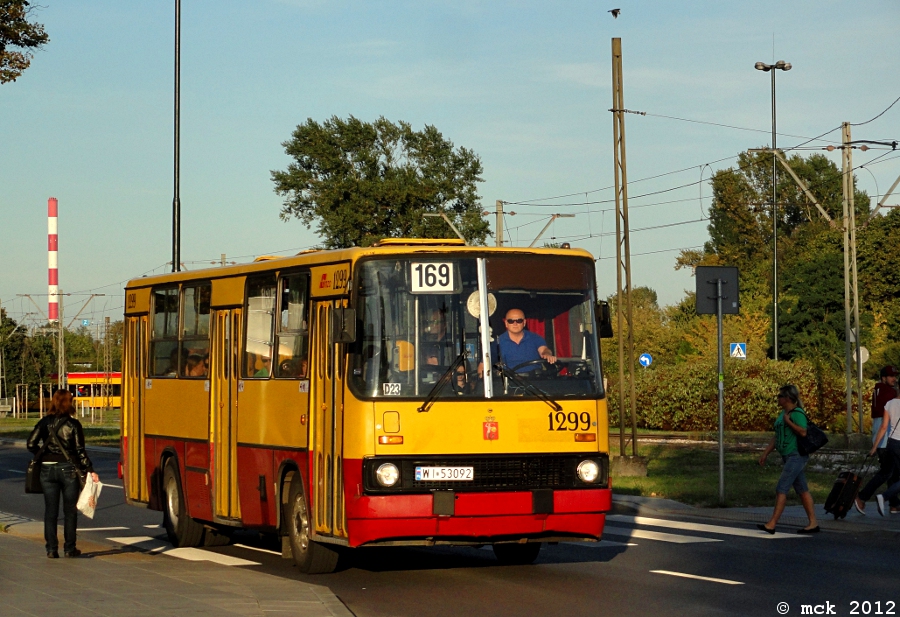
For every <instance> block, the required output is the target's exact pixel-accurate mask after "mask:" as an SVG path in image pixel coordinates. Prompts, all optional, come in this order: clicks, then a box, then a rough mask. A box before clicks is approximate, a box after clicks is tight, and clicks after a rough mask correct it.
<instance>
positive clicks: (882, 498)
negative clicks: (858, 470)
mask: <svg viewBox="0 0 900 617" xmlns="http://www.w3.org/2000/svg"><path fill="white" fill-rule="evenodd" d="M898 429H900V399H897V398H895V399H892V400H890V401H888V402H887V404H886V405H885V406H884V421H883V422H882V423H881V426H880V427H879V429H878V433H877V434H876V435H875V439H874V442H875V443H874V444H872V450H871V452H869V456H872V455H873V454H875V451H876V449H877V447H878V444H879V442H880V441H881V440H882V438H884V436H885V435H887V436H888V440H887V447H886V448H885V450H886V452H887V456H888V457H890V461H891V465H892V471H893V475H894V476H896V475H897V474H900V430H898ZM897 495H900V480H898V481H896V482H894V483H893V484H891V485H890V486H889V487H888V488H887V490H886V491H884V492H883V493H882V494H881V495H875V500H876V502H877V504H878V514H880V515H881V516H884V515H885V510H886V509H887V506H886V505H885V502H889V501H890V500H891V499H893V498H895V497H896V496H897ZM891 513H892V514H895V513H896V512H894V509H893V508H891Z"/></svg>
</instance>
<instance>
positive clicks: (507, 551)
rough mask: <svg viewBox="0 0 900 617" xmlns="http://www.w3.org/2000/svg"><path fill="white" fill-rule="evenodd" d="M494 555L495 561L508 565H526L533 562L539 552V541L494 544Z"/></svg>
mask: <svg viewBox="0 0 900 617" xmlns="http://www.w3.org/2000/svg"><path fill="white" fill-rule="evenodd" d="M493 548H494V555H496V557H497V561H499V562H500V563H502V564H506V565H510V566H527V565H528V564H530V563H534V560H535V559H537V556H538V553H540V552H541V543H540V542H528V543H527V544H494V547H493Z"/></svg>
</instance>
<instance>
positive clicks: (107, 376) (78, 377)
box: [66, 371, 122, 409]
mask: <svg viewBox="0 0 900 617" xmlns="http://www.w3.org/2000/svg"><path fill="white" fill-rule="evenodd" d="M66 384H67V386H68V389H69V392H71V393H72V396H73V397H75V398H74V400H73V404H74V405H75V406H76V408H79V409H80V408H81V407H88V408H101V407H102V408H111V409H118V408H120V407H121V406H122V373H120V372H119V371H113V372H110V373H104V372H102V371H93V372H81V373H66Z"/></svg>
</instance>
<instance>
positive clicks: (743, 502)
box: [613, 445, 836, 507]
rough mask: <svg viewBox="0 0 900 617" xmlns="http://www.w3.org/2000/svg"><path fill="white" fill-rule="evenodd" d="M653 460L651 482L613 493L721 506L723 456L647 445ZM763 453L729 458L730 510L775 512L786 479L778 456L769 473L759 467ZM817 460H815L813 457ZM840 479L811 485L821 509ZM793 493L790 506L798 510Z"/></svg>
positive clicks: (815, 475)
mask: <svg viewBox="0 0 900 617" xmlns="http://www.w3.org/2000/svg"><path fill="white" fill-rule="evenodd" d="M639 454H640V455H641V456H646V457H648V459H649V463H648V465H647V477H645V478H642V477H613V492H615V493H617V494H620V495H643V496H645V497H665V498H666V499H674V500H675V501H680V502H682V503H686V504H691V505H695V506H701V507H715V506H718V505H719V454H718V451H717V450H715V449H710V448H697V447H683V446H682V447H674V446H666V445H645V446H642V447H641V451H640V452H639ZM759 455H760V452H727V451H726V452H725V505H726V507H745V506H771V505H773V504H774V503H775V485H776V484H777V482H778V477H779V476H780V475H781V464H780V463H781V460H780V457H779V456H778V454H777V453H772V454H771V455H769V459H768V462H767V464H766V466H765V467H760V466H759V464H758V461H759ZM813 456H814V457H815V456H816V455H813ZM835 477H836V473H834V472H831V471H813V470H811V469H809V467H807V469H806V479H807V482H808V483H809V490H810V492H811V493H812V495H813V500H814V501H815V502H816V503H822V502H823V501H825V498H826V497H827V496H828V493H829V492H830V491H831V487H832V485H833V484H834V480H835ZM799 503H800V501H799V499H797V496H796V494H795V493H794V492H793V490H792V491H791V493H790V495H789V496H788V504H789V505H792V504H799Z"/></svg>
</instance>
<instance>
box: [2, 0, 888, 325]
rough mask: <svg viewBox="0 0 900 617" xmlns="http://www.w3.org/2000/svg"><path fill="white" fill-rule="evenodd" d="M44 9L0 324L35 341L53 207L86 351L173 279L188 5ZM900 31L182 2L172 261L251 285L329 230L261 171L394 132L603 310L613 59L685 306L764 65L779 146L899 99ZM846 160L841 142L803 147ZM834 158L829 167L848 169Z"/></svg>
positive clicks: (658, 271)
mask: <svg viewBox="0 0 900 617" xmlns="http://www.w3.org/2000/svg"><path fill="white" fill-rule="evenodd" d="M39 4H40V8H39V9H38V10H37V12H36V13H35V18H36V20H37V21H39V22H41V23H43V24H44V25H45V27H46V31H47V33H48V34H49V36H50V43H49V44H48V45H47V46H46V47H45V48H44V49H43V50H40V51H38V52H37V53H36V54H35V57H34V60H33V62H32V65H31V67H30V68H29V69H28V70H27V71H26V72H25V74H24V75H23V76H22V77H20V78H19V79H18V80H17V81H16V82H15V83H8V84H5V85H0V303H2V306H3V308H5V309H6V310H7V311H8V313H9V315H10V316H12V317H13V318H15V319H17V320H19V321H23V322H26V323H37V322H39V321H42V319H43V318H42V317H41V314H40V312H41V311H43V312H46V311H47V298H46V294H47V250H46V247H47V240H46V234H47V219H46V213H47V199H48V198H49V197H56V198H58V199H59V225H60V230H59V246H60V253H59V277H60V287H61V288H62V289H63V291H64V292H66V293H70V294H72V295H71V296H68V297H66V298H65V315H66V319H65V320H66V322H67V323H68V321H69V320H70V319H71V318H73V317H74V316H75V313H77V312H78V310H79V309H82V307H84V308H83V310H82V313H81V315H80V316H79V317H78V321H79V322H80V321H81V320H82V319H87V320H89V321H90V323H91V327H92V328H93V327H94V325H95V324H96V323H98V322H99V321H102V318H103V317H104V316H110V317H111V318H112V319H113V320H116V319H121V315H122V312H123V292H122V288H123V286H124V283H125V282H126V281H127V280H128V279H130V278H133V277H139V276H141V275H143V274H150V273H162V272H165V271H167V270H169V269H170V266H167V265H166V262H169V261H170V260H171V254H172V249H171V218H172V214H171V209H172V197H173V134H172V133H173V128H172V127H173V109H172V106H173V93H174V87H173V79H174V78H173V63H174V2H171V1H170V2H150V1H145V2H120V1H117V0H105V1H104V0H94V1H91V2H85V1H83V0H67V1H66V2H61V1H59V0H42V1H41V2H40V3H39ZM613 8H620V9H621V14H620V15H619V17H618V18H617V19H614V18H613V17H612V15H611V14H610V13H609V12H608V10H609V9H613ZM898 23H900V3H898V2H896V1H895V0H872V1H869V2H865V3H855V2H854V3H851V2H848V1H843V2H842V1H836V0H834V1H832V0H814V1H813V0H810V1H794V2H775V1H772V0H757V1H755V2H749V3H748V2H721V1H718V0H716V1H693V2H671V1H665V2H663V1H659V2H636V1H632V0H615V1H613V0H610V1H609V2H607V3H605V4H598V3H597V2H587V1H581V0H573V1H557V2H552V3H548V2H533V1H528V0H520V1H502V0H495V1H492V2H474V1H466V0H454V1H452V2H451V1H438V0H434V1H427V0H426V1H421V0H420V1H418V2H404V1H400V0H396V1H393V2H384V1H380V0H369V1H366V2H362V1H358V2H351V1H344V0H328V1H326V0H321V1H320V0H255V1H248V0H242V1H236V0H218V1H215V2H213V1H210V0H182V25H181V27H182V35H181V36H182V38H181V47H182V49H181V191H180V194H181V203H182V246H181V255H182V261H183V262H184V264H185V267H186V268H188V269H191V270H194V269H199V268H203V267H211V264H212V263H213V262H218V261H219V260H220V258H221V255H222V254H223V253H224V254H225V255H226V260H227V261H228V262H231V261H235V262H238V263H240V262H246V261H250V260H252V259H253V257H255V256H257V255H263V254H275V255H289V254H292V253H296V252H298V251H299V250H302V249H305V248H308V247H312V246H315V245H316V244H317V243H318V242H319V239H318V237H317V235H316V234H315V231H314V229H313V230H310V229H308V228H306V227H305V226H304V225H303V224H302V223H301V222H300V221H299V220H297V219H293V220H290V221H288V222H283V221H282V220H281V219H280V218H279V213H280V210H281V203H282V199H281V198H280V197H279V196H278V195H276V194H275V193H274V191H273V186H274V185H273V183H272V180H271V176H270V173H271V171H272V170H281V169H285V168H287V166H288V164H289V163H290V159H289V158H288V156H287V155H286V154H285V152H284V148H283V146H282V143H283V142H284V141H286V140H287V139H289V138H290V135H291V132H292V131H293V129H294V128H295V127H296V126H297V125H299V124H301V123H303V122H305V121H306V120H307V119H308V118H311V119H313V120H316V121H319V122H321V121H324V120H326V119H328V118H330V117H331V116H338V117H343V118H346V117H348V116H350V115H353V116H355V117H357V118H360V119H362V120H367V121H370V120H374V119H376V118H378V117H379V116H384V117H386V118H387V119H389V120H391V121H394V122H396V121H399V120H404V121H407V122H409V123H411V124H412V125H413V127H414V128H416V129H421V128H423V127H424V126H425V125H426V124H427V125H433V126H435V127H437V129H438V130H440V131H441V132H442V134H443V135H444V136H445V137H446V138H447V139H449V140H450V141H452V142H453V143H454V144H455V145H456V146H463V147H466V148H470V149H472V150H474V151H475V152H476V153H477V154H478V155H479V156H480V157H481V160H482V164H483V166H484V174H483V178H484V182H483V183H481V184H480V185H479V194H480V195H481V198H482V205H483V207H484V210H485V211H488V212H491V214H490V215H489V216H488V217H487V218H488V220H489V221H490V222H491V225H492V227H493V222H494V217H493V210H494V207H495V205H494V204H495V202H496V200H503V201H505V202H509V205H506V206H505V209H506V211H507V212H510V213H511V212H515V215H512V214H510V215H509V216H507V217H506V218H505V227H506V230H505V234H506V235H507V237H508V238H511V240H512V243H513V244H514V245H516V246H527V245H528V244H530V243H531V242H532V241H533V240H534V239H535V237H536V236H537V234H538V232H539V231H540V230H541V228H542V227H543V226H544V225H545V224H546V222H547V221H548V220H549V217H550V215H552V214H556V213H559V214H574V215H575V216H574V217H570V218H559V219H556V221H555V222H554V223H553V224H552V225H551V226H550V228H549V229H548V230H547V232H546V233H545V234H544V236H543V237H542V238H541V239H540V240H539V242H538V244H542V243H543V242H565V241H568V242H571V243H572V245H573V246H577V247H581V248H584V249H587V250H588V251H590V252H591V253H592V254H593V255H594V256H595V257H596V258H598V261H597V276H598V292H599V295H600V296H601V297H605V296H607V295H609V294H612V293H614V292H615V288H616V281H615V278H616V277H615V275H616V271H615V270H616V269H615V259H614V255H615V252H614V251H615V237H614V230H615V216H614V211H613V210H611V209H612V208H613V198H614V191H613V188H612V185H613V182H614V167H613V136H612V114H611V113H610V112H609V111H608V110H609V108H610V107H611V106H612V104H611V102H612V89H611V63H612V60H611V40H612V38H613V37H620V38H621V39H622V48H623V67H624V98H625V106H626V107H627V108H628V109H630V110H634V111H640V112H646V114H647V115H637V114H628V115H627V116H626V138H627V141H626V145H627V165H628V168H627V170H628V180H629V185H628V192H629V195H630V200H629V205H630V226H631V230H632V232H631V251H632V280H633V284H634V285H636V286H637V285H646V286H649V287H652V288H653V289H655V290H656V291H657V292H658V294H659V300H660V303H661V304H664V305H667V304H674V303H676V302H678V300H679V299H681V298H682V297H683V295H684V292H685V290H692V289H693V288H694V281H693V279H692V278H691V273H690V272H687V271H683V270H682V271H675V270H674V263H675V257H676V256H677V255H678V250H679V249H684V248H698V247H700V246H701V245H702V244H703V242H704V241H706V239H707V238H708V232H707V228H706V226H707V222H706V221H705V220H703V219H704V218H705V217H706V213H707V210H708V208H709V205H710V198H709V196H710V187H709V183H708V180H709V178H710V176H711V175H712V174H713V173H714V172H715V171H717V170H719V169H725V168H728V167H730V166H732V165H734V164H735V161H736V157H737V155H738V154H739V153H740V152H742V151H744V150H746V149H747V148H756V147H768V146H769V144H770V143H771V90H770V86H771V83H770V76H769V74H767V73H762V72H760V71H756V70H754V64H755V63H756V62H757V61H763V62H767V63H773V62H774V61H775V60H782V59H783V60H786V61H788V62H790V63H791V64H792V65H793V69H792V70H791V71H789V72H778V73H777V76H776V84H777V122H778V128H777V132H778V137H777V145H778V146H779V147H785V148H787V147H790V146H792V145H797V144H800V143H802V142H805V141H806V140H807V139H809V138H811V137H816V136H819V135H821V134H823V133H825V132H826V131H829V130H831V129H835V128H838V127H839V126H840V124H841V122H853V123H862V122H866V121H868V120H870V119H871V118H873V117H875V116H877V115H878V114H880V113H881V112H883V111H884V110H885V109H886V108H887V107H888V106H890V105H891V103H892V102H894V101H895V100H896V99H897V98H898V97H900V85H898V83H900V82H898V80H897V66H898V65H897V62H896V60H897V54H896V52H895V51H894V50H893V43H892V41H893V40H894V39H895V35H896V27H897V24H898ZM898 128H900V103H898V104H897V105H895V106H894V107H893V108H891V109H890V110H888V111H887V112H886V113H884V115H882V116H880V117H879V118H878V119H876V120H874V121H872V122H869V123H867V124H864V125H861V126H859V127H854V129H853V135H852V136H853V139H870V140H893V139H898V138H900V130H898ZM839 141H840V130H834V131H832V132H830V133H828V134H827V135H825V136H824V137H823V138H822V139H820V140H817V141H813V142H811V143H810V146H813V145H816V146H821V147H824V146H826V145H828V144H830V143H831V144H833V143H838V142H839ZM805 154H808V152H805ZM825 154H827V155H828V156H829V157H831V158H832V159H833V160H834V161H835V163H836V164H838V165H840V152H839V151H836V152H833V153H827V152H826V153H825ZM898 155H900V152H898V153H897V154H892V153H886V152H885V151H878V150H871V151H869V152H866V153H863V152H860V151H858V150H857V151H854V164H855V165H862V164H865V163H866V162H867V161H872V165H871V167H869V166H866V167H863V168H861V169H859V170H857V172H856V173H857V178H858V183H859V184H858V185H859V187H860V188H862V189H863V190H865V191H867V192H868V194H869V195H870V196H877V195H880V194H882V193H884V192H886V191H887V189H888V188H889V187H890V186H891V184H892V183H893V182H894V180H895V179H896V178H897V177H898V175H900V158H898ZM876 157H881V158H879V159H878V160H875V159H876ZM678 187H681V188H678ZM642 195H645V196H644V197H641V196H642ZM557 196H565V197H561V198H557V199H549V198H553V197H557ZM517 202H520V203H517ZM521 202H525V203H521ZM888 203H894V204H896V203H900V195H897V196H895V197H893V198H891V199H889V200H888ZM538 204H541V205H538ZM648 228H650V229H648ZM492 241H493V240H492V239H491V240H490V242H492ZM23 294H30V295H31V296H32V298H33V299H34V301H35V304H37V305H38V306H37V307H36V306H35V304H32V303H31V302H30V301H29V300H28V299H27V298H24V297H22V295H23ZM91 294H104V295H102V296H99V297H95V298H93V299H92V300H90V301H89V302H88V299H89V298H90V295H91ZM86 302H87V304H86V305H85V303H86ZM38 307H39V308H38ZM39 309H40V310H39Z"/></svg>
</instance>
